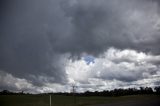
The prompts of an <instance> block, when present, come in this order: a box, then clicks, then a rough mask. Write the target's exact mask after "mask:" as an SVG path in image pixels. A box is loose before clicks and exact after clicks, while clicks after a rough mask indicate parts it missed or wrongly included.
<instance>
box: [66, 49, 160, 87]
mask: <svg viewBox="0 0 160 106" xmlns="http://www.w3.org/2000/svg"><path fill="white" fill-rule="evenodd" d="M157 59H160V57H159V55H158V56H154V55H151V54H146V53H144V52H137V51H135V50H129V49H127V50H120V49H115V48H110V49H108V50H107V51H106V52H105V53H104V54H102V55H101V56H99V57H98V58H95V60H94V61H95V63H91V64H89V65H88V64H87V63H86V61H85V60H84V59H81V60H79V61H74V62H73V61H70V62H69V63H68V65H67V66H66V70H67V74H68V76H69V79H70V82H72V83H73V82H74V83H77V84H80V85H81V84H84V85H85V84H86V85H88V84H89V85H94V86H95V87H96V86H99V85H101V87H104V88H105V89H106V88H112V89H113V88H116V87H138V86H154V85H156V84H155V83H156V82H157V81H158V80H159V78H160V75H159V71H160V70H159V67H160V65H157V64H155V61H157ZM101 87H100V88H101ZM88 88H90V87H88ZM98 89H99V88H98Z"/></svg>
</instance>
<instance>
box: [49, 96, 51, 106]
mask: <svg viewBox="0 0 160 106" xmlns="http://www.w3.org/2000/svg"><path fill="white" fill-rule="evenodd" d="M51 99H52V98H51V94H50V95H49V105H50V106H51V105H52V101H51Z"/></svg>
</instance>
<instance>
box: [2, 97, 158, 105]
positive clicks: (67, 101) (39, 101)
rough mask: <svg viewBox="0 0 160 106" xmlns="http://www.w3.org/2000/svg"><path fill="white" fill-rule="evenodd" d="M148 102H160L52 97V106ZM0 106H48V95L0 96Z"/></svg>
mask: <svg viewBox="0 0 160 106" xmlns="http://www.w3.org/2000/svg"><path fill="white" fill-rule="evenodd" d="M150 101H151V102H152V101H153V102H154V101H156V105H157V106H160V105H159V102H157V101H160V96H156V95H133V96H121V97H77V98H76V103H75V102H74V98H73V97H72V96H60V95H52V106H88V105H95V106H109V105H107V104H110V106H120V105H119V104H121V105H123V106H128V105H124V104H123V103H132V102H142V103H143V102H150ZM115 103H116V104H117V105H116V104H115ZM100 104H105V105H100ZM114 104H115V105H114ZM0 106H49V95H0ZM136 106H137V105H136ZM147 106H150V105H147ZM153 106H154V105H153Z"/></svg>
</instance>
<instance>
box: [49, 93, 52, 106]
mask: <svg viewBox="0 0 160 106" xmlns="http://www.w3.org/2000/svg"><path fill="white" fill-rule="evenodd" d="M49 97H50V106H51V103H52V102H51V95H50V96H49Z"/></svg>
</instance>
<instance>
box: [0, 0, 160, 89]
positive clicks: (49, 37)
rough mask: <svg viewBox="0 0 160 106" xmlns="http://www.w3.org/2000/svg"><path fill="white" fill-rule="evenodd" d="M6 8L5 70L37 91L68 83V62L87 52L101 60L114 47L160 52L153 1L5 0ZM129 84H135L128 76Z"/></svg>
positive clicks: (0, 58)
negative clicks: (40, 87) (66, 69)
mask: <svg viewBox="0 0 160 106" xmlns="http://www.w3.org/2000/svg"><path fill="white" fill-rule="evenodd" d="M154 3H159V2H158V1H155V0H154ZM0 4H1V6H0V8H1V9H0V13H1V16H0V69H1V70H4V71H6V72H7V73H10V74H12V75H13V76H15V77H18V78H25V79H26V80H28V81H31V82H32V83H33V84H34V85H36V86H43V85H44V83H47V82H54V83H61V84H64V83H67V74H66V71H65V62H66V59H69V58H72V59H73V58H75V57H79V56H81V54H83V53H88V54H91V55H95V56H98V55H100V54H103V52H104V51H105V50H106V49H108V48H110V47H115V48H119V49H128V48H131V49H135V50H139V51H144V52H150V53H153V54H155V55H157V54H159V53H160V51H159V50H160V48H159V43H160V36H159V34H160V32H159V30H157V29H156V28H154V27H153V26H155V25H154V24H156V22H157V20H158V18H159V13H158V12H157V11H156V9H159V4H158V6H157V7H154V6H155V5H154V4H153V2H152V1H151V0H146V1H145V0H135V1H132V2H130V1H128V0H122V1H119V0H107V1H106V0H68V1H66V0H27V1H25V0H14V1H9V0H5V1H4V0H1V1H0ZM148 7H149V8H148ZM136 12H138V13H139V14H138V15H135V17H129V16H132V15H133V16H134V14H133V13H136ZM139 15H140V16H139ZM136 16H139V17H138V19H137V17H136ZM146 16H147V17H146ZM152 16H155V18H154V17H152ZM157 17H158V18H157ZM131 18H133V19H131ZM139 18H140V19H139ZM151 18H154V20H153V23H152V21H151ZM139 20H140V22H139ZM141 20H142V22H141ZM143 20H144V21H143ZM148 21H149V22H148ZM150 21H151V22H150ZM143 22H144V23H143ZM152 24H153V25H152ZM76 59H77V58H76ZM123 59H125V58H123ZM126 61H130V60H126ZM155 62H156V63H155V64H159V60H157V61H155ZM151 63H152V62H151ZM126 79H131V80H135V78H134V77H133V78H130V77H129V76H127V75H126ZM124 80H125V79H124Z"/></svg>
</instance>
